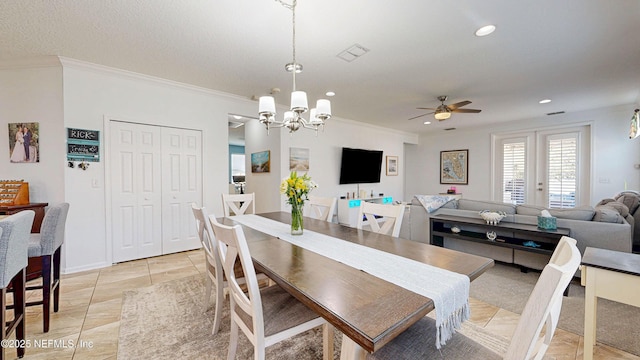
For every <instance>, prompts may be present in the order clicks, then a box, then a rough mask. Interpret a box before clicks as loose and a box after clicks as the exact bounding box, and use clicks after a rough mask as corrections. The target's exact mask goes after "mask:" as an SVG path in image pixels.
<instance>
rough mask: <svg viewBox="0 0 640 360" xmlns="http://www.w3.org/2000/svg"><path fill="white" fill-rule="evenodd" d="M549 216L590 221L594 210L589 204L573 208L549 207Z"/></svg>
mask: <svg viewBox="0 0 640 360" xmlns="http://www.w3.org/2000/svg"><path fill="white" fill-rule="evenodd" d="M549 212H550V213H551V216H555V217H557V218H560V219H571V220H583V221H591V219H593V215H594V214H595V210H594V209H593V208H592V207H591V206H578V207H575V208H573V209H549Z"/></svg>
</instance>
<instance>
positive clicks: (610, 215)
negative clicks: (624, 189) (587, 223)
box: [593, 205, 623, 224]
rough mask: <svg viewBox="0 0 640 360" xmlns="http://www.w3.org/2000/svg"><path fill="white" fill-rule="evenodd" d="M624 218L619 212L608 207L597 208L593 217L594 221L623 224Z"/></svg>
mask: <svg viewBox="0 0 640 360" xmlns="http://www.w3.org/2000/svg"><path fill="white" fill-rule="evenodd" d="M622 219H623V217H622V216H621V215H620V213H619V212H618V210H616V209H613V208H610V207H607V206H606V205H602V206H597V207H596V213H595V215H594V216H593V221H599V222H608V223H618V224H622V223H623V220H622Z"/></svg>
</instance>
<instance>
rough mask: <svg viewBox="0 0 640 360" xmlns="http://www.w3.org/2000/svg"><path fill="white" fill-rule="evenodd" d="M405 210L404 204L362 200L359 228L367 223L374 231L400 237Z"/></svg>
mask: <svg viewBox="0 0 640 360" xmlns="http://www.w3.org/2000/svg"><path fill="white" fill-rule="evenodd" d="M404 211H405V207H404V205H385V204H377V203H371V202H367V201H362V202H361V203H360V213H359V215H358V223H357V228H358V229H362V228H364V226H365V225H369V228H370V230H371V231H373V232H376V233H379V234H385V235H391V236H393V237H398V236H400V227H401V226H402V217H403V216H404ZM365 221H366V223H365ZM380 223H382V226H380Z"/></svg>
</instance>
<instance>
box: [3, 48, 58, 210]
mask: <svg viewBox="0 0 640 360" xmlns="http://www.w3.org/2000/svg"><path fill="white" fill-rule="evenodd" d="M32 66H35V67H32V68H14V67H11V66H10V67H8V68H1V67H0V153H4V154H5V155H3V156H0V179H12V180H15V179H24V180H25V181H27V182H28V183H29V195H30V200H31V202H48V203H51V204H53V203H57V202H62V201H64V199H65V194H64V168H65V166H66V165H65V164H66V162H65V161H64V157H65V154H66V147H65V143H64V141H63V140H61V139H63V138H64V137H65V136H66V135H65V132H64V126H63V107H62V68H61V67H60V63H59V61H58V60H57V59H43V61H42V62H40V63H39V64H32ZM23 122H39V123H40V134H39V142H40V162H39V163H26V164H16V163H11V162H9V157H10V154H11V153H10V149H9V128H8V124H10V123H23Z"/></svg>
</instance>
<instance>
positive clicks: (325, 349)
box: [322, 323, 333, 360]
mask: <svg viewBox="0 0 640 360" xmlns="http://www.w3.org/2000/svg"><path fill="white" fill-rule="evenodd" d="M322 358H323V359H324V360H333V325H331V324H329V323H326V324H324V325H322Z"/></svg>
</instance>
